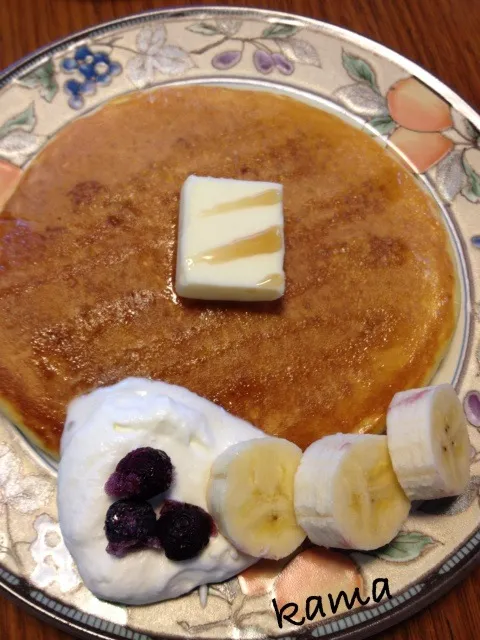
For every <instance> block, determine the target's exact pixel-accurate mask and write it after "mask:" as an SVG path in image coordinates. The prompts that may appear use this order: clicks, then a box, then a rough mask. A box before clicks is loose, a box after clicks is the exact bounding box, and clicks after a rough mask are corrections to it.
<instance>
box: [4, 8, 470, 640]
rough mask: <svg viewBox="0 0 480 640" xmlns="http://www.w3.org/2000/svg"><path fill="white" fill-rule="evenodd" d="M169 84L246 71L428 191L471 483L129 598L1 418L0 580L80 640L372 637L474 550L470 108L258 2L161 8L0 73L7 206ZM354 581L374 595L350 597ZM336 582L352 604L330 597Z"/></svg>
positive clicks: (447, 368) (384, 53) (391, 59)
mask: <svg viewBox="0 0 480 640" xmlns="http://www.w3.org/2000/svg"><path fill="white" fill-rule="evenodd" d="M168 83H209V84H221V85H248V86H250V87H254V88H255V87H257V88H261V89H266V90H271V91H276V92H284V93H286V94H290V95H291V96H294V97H295V96H296V97H298V98H299V99H302V100H308V101H310V102H312V103H315V104H317V105H318V106H319V107H320V108H323V109H327V110H329V111H331V112H333V113H335V114H337V115H339V116H340V117H341V118H343V119H345V120H347V121H348V122H350V123H351V124H352V125H354V126H357V127H361V128H363V129H364V130H365V131H367V132H368V133H369V134H370V135H372V136H375V137H376V138H377V140H378V141H379V142H380V143H381V144H383V145H385V146H387V145H389V144H391V145H393V146H394V147H395V148H396V149H397V151H399V152H400V153H401V154H402V155H403V157H404V160H406V161H407V162H408V164H409V166H410V168H411V170H412V172H413V173H414V174H415V175H416V176H417V178H418V180H419V181H420V182H421V183H423V185H424V186H425V187H426V188H427V189H429V190H430V192H431V193H432V195H433V196H434V198H435V199H436V201H437V203H438V204H439V206H440V208H441V210H442V212H443V215H444V217H445V221H446V224H447V227H448V229H449V233H450V235H451V239H452V244H453V246H454V248H455V254H456V261H457V267H458V270H459V273H460V275H461V285H462V286H461V289H462V291H461V295H462V311H461V317H460V320H459V322H458V327H457V330H456V335H455V338H454V341H453V343H452V346H451V348H450V350H449V353H448V356H447V357H446V359H445V361H444V362H443V364H442V366H441V369H440V370H439V372H438V374H437V376H436V379H435V381H436V382H440V381H441V382H444V381H449V382H450V381H451V382H453V383H454V384H455V386H456V388H457V391H458V393H459V394H460V397H461V398H462V400H463V401H464V407H465V411H466V415H467V417H468V420H469V422H470V437H471V442H472V452H471V464H472V468H471V482H470V485H469V487H468V489H467V491H466V492H465V494H464V495H463V496H461V497H460V498H458V499H452V500H450V499H449V500H443V501H436V502H434V503H429V506H428V508H426V507H423V508H422V505H419V506H417V508H416V509H415V510H414V511H413V513H412V515H411V517H410V518H409V520H408V522H407V524H406V525H405V528H404V530H403V531H402V532H401V533H400V534H399V535H398V536H397V538H396V539H395V540H394V541H393V542H392V543H391V544H390V545H388V546H387V547H384V548H382V549H379V550H377V551H375V552H372V553H371V554H360V553H346V552H345V553H340V552H334V551H326V550H323V549H319V548H316V549H315V550H312V549H309V550H306V551H304V552H302V553H301V554H300V555H298V556H297V557H296V558H295V559H294V560H292V561H290V562H289V563H288V564H286V566H285V563H283V564H284V566H280V565H279V564H275V563H272V562H270V563H260V564H258V565H256V566H255V567H254V568H252V569H249V570H247V571H246V572H245V573H244V574H243V575H241V576H239V577H238V578H234V579H232V580H230V581H228V582H226V583H223V584H221V585H210V586H209V587H208V589H207V588H206V587H205V588H202V589H200V590H198V591H195V592H193V593H191V594H189V595H188V596H185V597H183V598H179V599H177V600H174V601H169V602H165V603H163V604H159V605H155V606H149V607H122V606H116V605H113V604H108V603H105V602H100V601H99V600H97V599H96V598H95V597H93V595H92V594H91V593H90V592H89V591H88V590H87V589H86V588H85V587H84V586H83V585H82V583H81V580H80V578H79V576H78V573H77V571H76V568H75V566H74V564H73V562H72V559H71V557H70V556H69V554H68V552H67V550H66V548H65V546H64V544H63V542H62V537H61V534H60V529H59V526H58V522H57V511H56V503H55V469H54V466H53V465H52V464H51V463H50V462H49V461H48V460H46V459H44V458H43V457H42V456H41V455H40V454H39V453H38V452H36V451H35V450H34V449H33V448H32V447H31V445H29V444H28V443H27V442H26V441H25V440H24V438H23V437H22V436H21V435H20V434H19V433H18V432H17V431H16V430H15V429H14V427H13V426H12V425H10V424H9V423H7V421H6V420H3V421H1V422H0V582H1V586H2V587H3V590H4V592H5V593H6V594H10V595H11V596H13V597H14V598H16V600H17V601H21V602H23V603H24V604H27V605H28V606H29V608H30V610H31V611H32V612H34V613H37V614H39V615H41V616H42V617H43V618H45V619H47V620H48V621H50V622H52V623H55V624H57V625H60V626H63V627H64V628H65V629H67V630H68V631H69V632H70V633H73V634H76V635H79V636H81V637H85V638H131V639H134V640H148V639H149V638H154V637H165V636H176V637H178V636H181V637H193V638H204V637H205V638H256V637H258V638H266V637H270V638H271V637H275V636H279V635H283V637H292V636H294V635H295V637H296V636H297V634H300V635H301V636H303V637H319V638H322V637H323V638H329V639H333V638H335V639H337V638H351V639H353V638H367V637H370V636H371V635H372V634H373V633H375V632H377V631H379V630H380V629H382V628H385V627H387V626H389V625H392V624H394V623H396V622H398V621H400V620H402V619H403V618H406V617H407V616H409V615H411V614H412V613H414V612H415V611H418V610H419V609H420V608H422V607H424V606H426V605H427V604H428V603H429V602H431V601H432V600H434V599H435V598H438V597H439V596H440V595H441V594H442V593H443V592H445V591H446V590H447V589H449V588H451V587H452V585H453V584H454V583H455V582H456V581H458V580H459V579H460V578H461V577H463V576H464V575H465V574H466V572H467V571H468V570H469V569H470V568H471V567H472V566H473V564H474V563H475V562H476V560H477V559H478V557H479V550H480V529H479V516H480V505H479V490H480V432H479V429H480V391H479V389H480V377H479V376H480V344H479V336H480V302H479V300H480V297H479V296H480V294H478V292H476V286H477V285H478V283H480V117H479V116H478V115H477V114H476V113H475V112H474V111H473V110H472V109H471V108H470V107H468V106H467V105H466V104H465V103H464V102H463V101H462V100H461V99H460V98H459V97H458V96H457V95H455V94H454V93H453V92H452V91H451V90H449V89H448V88H447V87H445V86H444V85H443V84H442V83H440V82H439V81H438V80H436V79H435V78H433V77H432V76H431V75H429V74H428V73H427V72H425V71H424V70H422V69H421V68H419V67H418V66H416V65H415V64H413V63H412V62H409V61H408V60H405V59H404V58H402V57H401V56H399V55H398V54H396V53H393V52H392V51H389V50H388V49H386V48H385V47H382V46H381V45H378V44H376V43H374V42H371V41H369V40H366V39H365V38H363V37H360V36H357V35H355V34H353V33H349V32H348V31H344V30H342V29H339V28H336V27H332V26H331V25H327V24H322V23H320V22H315V21H313V20H309V19H307V18H300V17H295V16H291V15H286V14H281V13H275V12H269V11H259V10H246V9H228V10H227V9H218V8H197V9H185V10H173V11H156V12H151V13H146V14H142V15H139V16H134V17H132V18H128V19H123V20H118V21H115V22H112V23H110V24H106V25H102V26H100V27H97V28H94V29H91V30H88V31H84V32H82V33H79V34H76V35H74V36H71V37H70V38H67V39H65V40H63V41H62V42H58V43H56V44H54V45H52V46H50V47H47V48H45V49H43V50H41V51H38V52H37V53H35V54H33V55H31V56H29V57H28V58H26V59H24V60H22V61H21V62H19V63H18V64H16V65H14V66H13V67H11V68H9V69H7V70H6V71H5V72H4V73H3V75H1V76H0V114H1V115H0V207H1V206H2V203H4V202H5V201H6V199H7V198H8V196H9V195H10V194H11V193H12V191H13V190H14V188H15V185H16V183H17V181H18V179H19V176H20V175H21V174H22V171H23V170H24V169H25V167H26V166H28V164H29V162H31V161H32V159H33V158H34V157H35V155H36V154H37V153H38V152H39V151H40V150H41V149H42V147H43V146H44V145H45V144H46V143H47V141H48V140H49V139H50V138H51V137H52V136H54V135H55V132H56V131H58V130H59V129H60V128H61V127H63V126H64V125H65V124H67V123H69V122H71V121H72V120H74V119H75V118H78V117H79V116H82V115H83V114H85V113H87V112H88V111H90V110H92V109H95V108H96V107H98V105H100V104H102V103H103V102H105V101H107V100H110V99H111V98H113V97H116V96H119V95H121V94H125V93H127V92H131V91H133V90H135V89H143V88H146V87H152V86H156V85H161V84H168ZM379 580H380V582H379ZM385 580H388V591H389V593H388V594H387V593H386V592H385V589H384V587H385V584H386V583H385ZM356 589H357V593H359V594H360V593H361V594H363V600H364V602H366V601H367V600H368V603H367V604H365V605H359V602H358V600H357V601H353V602H352V596H353V595H354V594H355V590H356ZM341 591H344V592H345V593H346V595H347V596H348V598H347V599H348V600H349V603H346V602H345V600H344V599H340V601H339V602H338V603H337V602H335V601H336V598H337V596H338V594H339V593H340V592H341ZM376 592H377V593H376ZM328 594H332V597H333V600H334V602H333V606H332V602H330V600H329V597H328ZM310 595H321V596H322V603H323V607H321V608H320V609H318V608H317V611H316V614H315V616H314V618H313V619H312V620H304V624H301V622H302V617H301V614H300V613H299V614H298V615H297V616H295V618H294V619H295V620H296V622H297V624H292V623H289V622H286V621H283V625H282V628H280V627H279V624H278V622H277V618H276V615H275V612H274V609H273V606H272V599H273V598H275V599H276V603H277V605H278V606H283V605H285V604H286V603H288V602H290V601H295V602H297V603H299V604H300V605H301V603H305V599H306V598H307V597H308V596H310ZM375 596H377V597H375ZM381 596H383V597H381ZM337 604H338V608H337V606H336V605H337ZM350 604H352V607H351V610H349V609H350V606H349V605H350Z"/></svg>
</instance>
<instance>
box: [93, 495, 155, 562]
mask: <svg viewBox="0 0 480 640" xmlns="http://www.w3.org/2000/svg"><path fill="white" fill-rule="evenodd" d="M156 521H157V519H156V516H155V511H154V510H153V507H152V505H151V504H150V503H148V502H141V501H138V500H117V502H114V503H113V504H112V505H110V507H109V509H108V511H107V516H106V518H105V534H106V536H107V540H108V546H107V551H108V553H110V554H112V555H115V556H123V555H124V554H125V553H126V552H127V551H128V550H129V549H132V548H138V547H141V546H148V547H159V546H160V544H159V541H158V537H157V536H156Z"/></svg>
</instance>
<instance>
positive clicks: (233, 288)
mask: <svg viewBox="0 0 480 640" xmlns="http://www.w3.org/2000/svg"><path fill="white" fill-rule="evenodd" d="M282 195H283V188H282V185H280V184H275V183H272V182H250V181H247V180H230V179H225V178H201V177H197V176H190V177H189V178H188V179H187V180H186V181H185V183H184V185H183V187H182V192H181V197H180V218H179V225H178V246H177V271H176V282H175V289H176V292H177V294H178V295H179V296H182V297H184V298H197V299H200V300H240V301H254V300H256V301H260V300H276V299H277V298H280V297H281V296H282V295H283V294H284V292H285V273H284V270H283V260H284V255H285V247H284V237H283V205H282Z"/></svg>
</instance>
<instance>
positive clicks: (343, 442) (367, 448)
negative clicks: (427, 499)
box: [295, 433, 410, 551]
mask: <svg viewBox="0 0 480 640" xmlns="http://www.w3.org/2000/svg"><path fill="white" fill-rule="evenodd" d="M409 510H410V501H409V500H408V498H407V497H406V495H405V494H404V492H403V490H402V488H401V487H400V485H399V483H398V480H397V478H396V476H395V473H394V471H393V467H392V464H391V461H390V457H389V455H388V445H387V438H386V436H376V435H358V434H357V435H346V434H340V433H339V434H337V435H333V436H326V437H325V438H322V439H321V440H317V442H314V443H313V444H312V445H310V446H309V447H308V449H307V450H306V451H305V453H304V454H303V457H302V461H301V463H300V466H299V468H298V471H297V474H296V476H295V513H296V515H297V521H298V523H299V524H300V526H301V527H303V529H304V530H305V531H306V533H307V535H308V537H309V538H310V540H311V541H312V542H313V543H314V544H318V545H320V546H322V547H337V548H340V549H361V550H363V551H369V550H371V549H377V548H378V547H381V546H383V545H385V544H387V543H388V542H390V541H391V540H392V539H393V538H394V537H395V536H396V535H397V533H398V531H399V530H400V527H401V526H402V524H403V523H404V522H405V520H406V518H407V516H408V512H409Z"/></svg>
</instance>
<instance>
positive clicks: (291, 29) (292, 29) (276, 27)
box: [262, 22, 298, 38]
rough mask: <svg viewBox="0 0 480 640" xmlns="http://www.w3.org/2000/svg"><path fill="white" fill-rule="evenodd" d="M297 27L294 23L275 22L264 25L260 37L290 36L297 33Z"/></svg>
mask: <svg viewBox="0 0 480 640" xmlns="http://www.w3.org/2000/svg"><path fill="white" fill-rule="evenodd" d="M297 31H298V27H296V26H295V25H294V24H285V23H284V22H276V23H275V24H271V25H270V26H269V27H266V28H265V29H264V30H263V32H262V38H290V36H293V35H295V34H296V33H297Z"/></svg>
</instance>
